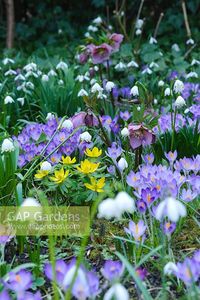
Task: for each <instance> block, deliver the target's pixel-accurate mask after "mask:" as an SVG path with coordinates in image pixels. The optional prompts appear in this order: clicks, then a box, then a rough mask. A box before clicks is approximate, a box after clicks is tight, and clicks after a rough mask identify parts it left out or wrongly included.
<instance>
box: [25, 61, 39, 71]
mask: <svg viewBox="0 0 200 300" xmlns="http://www.w3.org/2000/svg"><path fill="white" fill-rule="evenodd" d="M23 69H24V70H25V71H26V72H29V71H37V65H36V64H35V63H33V62H31V63H29V64H27V65H26V66H24V68H23Z"/></svg>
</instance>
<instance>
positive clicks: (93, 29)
mask: <svg viewBox="0 0 200 300" xmlns="http://www.w3.org/2000/svg"><path fill="white" fill-rule="evenodd" d="M88 31H92V32H97V31H98V28H97V27H96V26H93V25H90V26H88Z"/></svg>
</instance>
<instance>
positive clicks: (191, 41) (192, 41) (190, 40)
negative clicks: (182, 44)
mask: <svg viewBox="0 0 200 300" xmlns="http://www.w3.org/2000/svg"><path fill="white" fill-rule="evenodd" d="M186 45H194V40H193V39H189V40H187V41H186Z"/></svg>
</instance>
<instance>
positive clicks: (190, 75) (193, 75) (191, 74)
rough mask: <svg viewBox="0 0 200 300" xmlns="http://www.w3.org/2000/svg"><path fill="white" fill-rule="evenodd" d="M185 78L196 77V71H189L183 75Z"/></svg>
mask: <svg viewBox="0 0 200 300" xmlns="http://www.w3.org/2000/svg"><path fill="white" fill-rule="evenodd" d="M185 77H186V78H187V79H188V78H198V74H197V73H196V72H190V73H188V74H187V75H186V76H185Z"/></svg>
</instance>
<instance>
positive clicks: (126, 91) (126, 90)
mask: <svg viewBox="0 0 200 300" xmlns="http://www.w3.org/2000/svg"><path fill="white" fill-rule="evenodd" d="M112 95H113V98H114V99H115V100H118V98H119V97H122V98H124V99H131V88H130V87H128V86H125V87H122V88H119V87H117V86H115V87H114V88H113V89H112Z"/></svg>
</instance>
